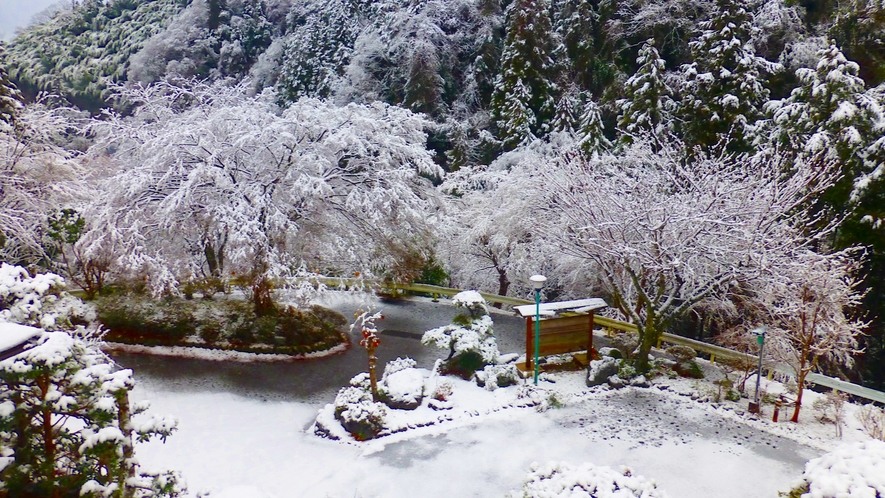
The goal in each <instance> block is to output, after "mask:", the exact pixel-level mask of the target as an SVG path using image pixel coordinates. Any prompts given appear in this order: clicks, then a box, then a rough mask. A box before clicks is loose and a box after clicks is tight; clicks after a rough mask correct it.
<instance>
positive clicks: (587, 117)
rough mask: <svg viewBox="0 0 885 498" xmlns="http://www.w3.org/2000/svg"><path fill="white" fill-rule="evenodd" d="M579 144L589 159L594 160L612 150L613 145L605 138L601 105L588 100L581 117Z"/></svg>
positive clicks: (590, 99)
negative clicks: (594, 157)
mask: <svg viewBox="0 0 885 498" xmlns="http://www.w3.org/2000/svg"><path fill="white" fill-rule="evenodd" d="M578 136H579V141H578V144H579V145H580V147H581V150H582V151H584V154H586V155H587V157H589V158H592V157H593V156H595V155H596V154H598V153H600V152H604V151H606V150H609V149H611V146H612V143H611V142H610V141H609V140H608V138H606V137H605V125H604V124H603V122H602V112H601V110H600V109H599V105H597V104H596V102H594V101H593V99H592V98H588V99H587V102H586V103H585V104H584V112H583V114H582V115H581V127H580V130H579V131H578Z"/></svg>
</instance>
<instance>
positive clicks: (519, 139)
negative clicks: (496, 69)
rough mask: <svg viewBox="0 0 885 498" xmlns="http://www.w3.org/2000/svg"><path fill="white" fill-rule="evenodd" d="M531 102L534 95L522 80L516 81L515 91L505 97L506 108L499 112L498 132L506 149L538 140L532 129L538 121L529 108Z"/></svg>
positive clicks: (504, 105)
mask: <svg viewBox="0 0 885 498" xmlns="http://www.w3.org/2000/svg"><path fill="white" fill-rule="evenodd" d="M531 100H532V94H531V92H530V90H529V89H528V88H526V86H525V85H524V84H523V82H522V80H521V79H518V80H516V83H515V84H514V86H513V89H512V90H511V91H510V92H508V93H507V95H505V96H504V97H503V103H504V104H503V107H504V108H503V109H502V110H501V111H499V114H500V116H499V117H500V119H499V120H498V131H499V133H500V134H501V137H502V142H503V145H504V148H505V149H507V150H512V149H515V148H516V147H518V146H520V145H525V144H527V143H530V142H531V141H532V140H534V139H535V138H536V137H535V134H534V133H533V132H532V127H533V126H534V125H535V123H536V122H537V119H536V117H535V113H534V112H533V111H532V108H531V107H529V103H530V102H531Z"/></svg>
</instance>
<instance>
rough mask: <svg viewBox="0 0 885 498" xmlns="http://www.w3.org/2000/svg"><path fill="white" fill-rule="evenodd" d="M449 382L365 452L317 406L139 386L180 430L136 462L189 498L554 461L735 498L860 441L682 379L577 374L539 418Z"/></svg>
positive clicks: (519, 470)
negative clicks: (759, 415) (332, 430)
mask: <svg viewBox="0 0 885 498" xmlns="http://www.w3.org/2000/svg"><path fill="white" fill-rule="evenodd" d="M449 380H451V381H452V382H453V383H454V394H453V395H452V397H451V400H452V405H453V408H452V409H451V410H443V411H433V410H430V409H429V408H427V407H426V406H422V407H420V408H419V409H417V410H415V411H412V412H402V411H398V413H397V415H396V416H395V417H394V418H395V419H396V424H398V425H400V426H403V427H407V426H408V425H409V424H410V423H412V425H424V426H422V427H417V428H412V429H406V430H403V431H401V432H396V433H394V434H391V435H388V436H385V437H382V438H379V439H376V440H373V441H369V442H365V443H356V442H353V441H332V440H328V439H323V438H319V437H317V436H315V435H314V434H313V433H312V432H311V425H312V424H313V421H314V419H315V418H316V416H317V412H318V410H319V409H320V408H322V407H321V406H319V405H315V404H308V403H301V402H295V401H292V402H261V401H256V400H251V399H245V398H242V397H238V396H235V395H231V394H221V393H206V392H201V391H199V390H198V388H197V389H196V390H195V391H176V392H170V391H168V390H166V389H167V388H166V387H165V386H164V385H162V384H160V383H154V382H153V381H151V380H148V381H146V382H144V381H143V382H142V383H141V384H139V387H137V388H136V391H135V392H134V398H135V399H148V400H150V401H151V402H152V412H153V413H155V414H158V415H160V414H163V415H164V414H174V415H176V416H177V417H178V418H179V420H180V426H179V427H180V429H179V431H178V432H177V433H176V434H174V435H173V436H172V437H171V438H170V439H168V441H167V442H166V443H165V444H162V443H159V442H152V443H148V444H140V445H139V447H138V450H137V454H138V456H139V460H140V461H141V462H142V463H143V464H144V465H145V466H146V467H148V468H174V469H177V470H180V471H182V472H183V474H184V476H185V477H186V478H187V480H188V483H189V486H190V490H191V493H192V495H193V496H196V495H197V494H198V493H202V492H211V495H212V496H215V497H219V496H220V497H224V498H233V497H238V498H252V497H280V498H283V497H292V496H317V497H325V496H334V497H338V496H341V497H355V496H358V497H370V496H371V497H374V496H378V497H382V496H383V497H400V496H422V497H433V496H446V497H451V496H459V497H460V496H483V497H486V496H503V495H505V494H506V493H507V492H508V491H511V490H518V489H521V487H522V483H523V480H524V479H525V477H526V474H527V473H528V472H529V470H530V465H531V464H532V462H540V463H545V462H548V461H551V460H556V461H565V462H569V463H570V464H572V465H574V466H577V465H580V464H582V463H585V462H591V463H593V464H596V465H607V466H611V467H613V468H618V467H619V466H621V465H627V466H629V467H630V468H631V469H633V471H634V472H635V474H638V475H642V476H645V477H646V478H649V479H653V480H655V481H656V482H657V483H658V485H659V487H660V488H661V489H663V490H665V491H666V492H667V493H669V495H670V496H672V497H683V498H695V497H696V498H701V497H703V498H709V497H719V498H729V497H735V498H737V497H741V498H745V497H764V496H772V497H773V496H776V494H777V491H785V490H787V489H789V487H790V486H791V485H792V484H793V483H795V482H796V480H797V479H798V478H799V477H800V476H801V474H802V471H803V468H804V465H805V462H806V461H807V460H809V459H811V458H814V457H817V456H819V455H820V454H821V453H823V452H825V451H829V450H832V449H834V448H836V447H837V446H839V445H840V444H841V443H842V442H853V441H864V440H866V439H868V438H867V437H866V436H865V435H864V434H863V433H862V432H861V431H860V430H859V429H858V427H857V422H856V421H855V419H854V413H853V411H854V410H855V409H856V407H854V406H849V407H848V409H847V419H848V426H847V427H846V429H845V434H844V436H843V439H842V440H837V439H835V438H834V430H833V427H832V426H831V425H822V424H819V423H817V422H816V421H815V420H814V416H815V412H814V410H812V409H811V403H812V401H813V398H814V397H815V396H816V395H814V394H813V393H809V396H808V398H809V399H807V401H806V403H807V404H806V405H805V408H804V410H803V417H802V423H800V424H798V425H797V424H791V423H789V422H780V423H777V424H773V423H771V422H770V407H767V408H768V412H767V414H766V415H767V418H766V419H765V420H753V419H750V418H749V416H747V415H745V414H743V413H742V412H743V408H746V400H742V401H740V402H739V403H736V404H732V403H725V404H722V405H714V404H711V403H708V402H701V401H697V400H694V399H692V396H691V393H697V392H698V391H699V390H700V391H703V390H704V389H707V388H709V387H710V385H709V384H706V383H697V381H690V380H683V379H673V380H667V381H664V382H662V383H660V384H658V385H656V386H654V387H652V388H648V389H641V388H625V389H622V390H616V391H615V390H608V389H607V388H598V389H594V390H591V389H587V388H586V387H585V386H584V383H583V382H584V373H583V372H576V373H566V374H558V375H557V377H556V382H555V383H550V382H542V383H541V387H543V388H544V389H545V390H547V391H548V392H556V394H557V397H558V398H559V399H561V400H563V401H564V402H565V406H563V407H561V408H549V409H547V410H546V411H543V412H539V411H537V410H536V408H535V407H533V406H525V405H530V404H531V403H527V402H526V399H525V398H519V397H518V393H519V392H521V391H522V392H524V389H520V388H519V387H517V386H514V387H509V388H501V389H498V390H496V391H494V392H489V391H486V390H484V389H481V388H478V387H476V386H475V385H474V384H472V383H468V382H464V381H460V380H458V379H453V378H449ZM776 388H777V384H772V385H771V386H769V390H770V391H774V390H776ZM542 397H543V396H542ZM694 397H697V394H695V396H694ZM331 401H332V400H331V399H330V400H329V402H331ZM425 405H426V402H425ZM786 415H787V414H782V418H781V420H784V419H785V417H786ZM440 417H442V421H440ZM410 420H411V421H412V422H410ZM428 421H430V422H432V423H431V424H430V425H425V424H427V423H428Z"/></svg>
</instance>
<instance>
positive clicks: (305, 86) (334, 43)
mask: <svg viewBox="0 0 885 498" xmlns="http://www.w3.org/2000/svg"><path fill="white" fill-rule="evenodd" d="M299 7H300V8H299ZM309 7H314V8H315V10H307V11H306V12H302V9H305V10H306V8H309ZM358 7H359V3H357V2H346V1H343V0H333V1H331V2H322V3H318V4H307V3H306V4H304V5H295V6H293V8H292V11H291V12H290V13H289V16H288V22H289V24H291V25H293V26H295V29H293V30H292V32H291V33H290V34H289V35H288V36H286V38H285V39H284V40H285V41H284V42H283V43H284V48H283V50H282V52H281V57H282V59H281V60H280V64H279V65H280V78H279V80H278V82H277V88H278V90H279V92H280V95H281V96H282V97H283V98H285V99H286V100H288V101H296V100H298V98H300V97H302V96H307V97H319V98H325V97H328V96H329V95H330V94H331V92H332V90H333V88H334V86H335V84H336V81H337V80H338V79H339V78H340V77H341V76H342V75H343V74H344V70H345V68H346V67H347V64H349V63H350V57H351V54H352V53H353V45H354V42H355V41H356V38H357V36H358V35H359V33H360V30H361V29H362V22H361V19H360V18H361V15H360V11H359V8H358Z"/></svg>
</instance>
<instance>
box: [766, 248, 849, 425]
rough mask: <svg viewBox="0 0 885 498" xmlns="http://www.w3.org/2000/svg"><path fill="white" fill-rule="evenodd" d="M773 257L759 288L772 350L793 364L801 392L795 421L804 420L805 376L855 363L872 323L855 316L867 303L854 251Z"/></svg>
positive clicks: (779, 358) (802, 251) (774, 353)
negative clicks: (868, 324)
mask: <svg viewBox="0 0 885 498" xmlns="http://www.w3.org/2000/svg"><path fill="white" fill-rule="evenodd" d="M785 256H786V257H783V258H778V259H776V260H773V261H770V262H769V264H770V267H769V268H768V271H769V274H768V275H766V278H765V279H764V280H765V283H764V284H763V285H762V286H761V289H759V291H758V299H760V300H761V301H762V303H763V304H764V305H765V306H764V308H763V309H764V310H766V315H767V316H765V317H764V318H763V320H765V324H766V325H768V332H767V334H766V351H771V353H768V354H772V355H774V356H775V358H776V359H777V360H778V361H781V362H784V363H786V364H787V365H789V366H790V367H791V368H792V369H793V372H794V374H795V376H796V383H797V385H798V389H799V391H798V394H797V395H796V405H795V409H794V411H793V417H792V421H793V422H798V421H799V409H800V408H801V406H802V392H803V388H804V387H805V379H806V377H807V376H808V374H809V373H810V372H812V371H815V370H818V369H819V368H820V366H821V362H822V361H824V360H826V361H831V362H834V363H837V364H841V365H845V366H849V367H850V366H851V365H852V363H853V358H852V356H853V355H855V354H857V353H859V352H860V348H859V346H858V338H859V337H860V335H861V333H862V331H863V329H864V327H865V326H866V324H865V323H864V322H862V321H860V320H857V319H853V318H851V316H852V313H853V312H855V311H856V309H857V308H858V307H859V305H860V304H861V298H862V295H861V293H860V291H859V290H858V286H859V284H860V282H859V280H858V279H857V272H858V269H859V267H860V264H859V263H858V261H857V260H856V257H855V256H854V255H853V254H851V253H850V252H849V251H841V252H837V253H832V254H818V253H815V252H812V251H809V250H805V249H803V250H799V251H796V252H794V253H791V254H788V255H785Z"/></svg>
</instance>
